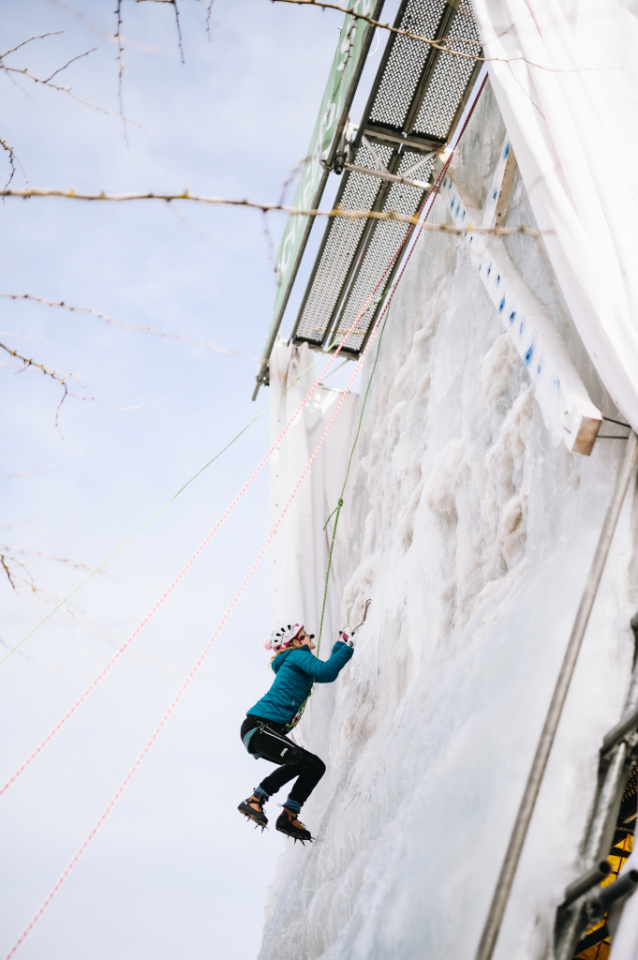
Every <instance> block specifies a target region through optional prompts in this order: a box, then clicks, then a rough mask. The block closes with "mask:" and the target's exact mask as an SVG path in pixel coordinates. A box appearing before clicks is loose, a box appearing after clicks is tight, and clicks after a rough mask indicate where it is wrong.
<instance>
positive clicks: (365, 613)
mask: <svg viewBox="0 0 638 960" xmlns="http://www.w3.org/2000/svg"><path fill="white" fill-rule="evenodd" d="M371 603H372V600H366V605H365V607H364V608H363V620H362V621H361V623H358V624H357V625H356V627H355V628H354V629H353V630H351V631H350V636H351V637H354V635H355V633H356V632H357V630H358V629H359V628H360V627H362V626H363V625H364V623H365V622H366V617H367V616H368V607H369V606H370V604H371ZM341 633H342V634H345V633H346V631H345V630H342V631H341ZM348 642H349V641H346V643H348ZM350 646H352V642H351V641H350Z"/></svg>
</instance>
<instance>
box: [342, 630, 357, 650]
mask: <svg viewBox="0 0 638 960" xmlns="http://www.w3.org/2000/svg"><path fill="white" fill-rule="evenodd" d="M353 638H354V630H353V631H352V636H350V637H349V636H348V634H347V633H346V631H345V630H341V631H340V632H339V639H340V640H341V642H342V643H347V644H348V646H349V647H354V639H353Z"/></svg>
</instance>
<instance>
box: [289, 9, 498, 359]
mask: <svg viewBox="0 0 638 960" xmlns="http://www.w3.org/2000/svg"><path fill="white" fill-rule="evenodd" d="M395 25H397V26H400V27H401V28H402V29H405V30H409V31H410V32H411V33H415V34H417V35H419V36H427V37H430V38H432V39H435V40H436V41H437V43H439V42H440V41H442V40H448V41H449V42H450V43H451V44H452V45H453V48H454V49H455V50H461V51H462V52H464V53H469V54H470V55H471V57H473V56H476V55H477V54H478V53H479V48H478V46H476V43H477V42H478V34H477V30H476V25H475V23H474V19H473V16H472V10H471V6H470V3H469V0H461V2H460V4H459V6H458V8H457V9H455V5H454V4H452V5H450V4H448V3H447V2H444V0H404V2H403V3H402V6H401V9H400V11H399V14H398V17H397V20H396V24H395ZM476 70H477V63H476V61H475V60H474V59H472V58H467V59H466V58H462V57H458V56H454V55H452V54H449V53H443V52H441V50H440V49H438V48H437V47H433V46H432V45H430V44H427V43H424V42H422V41H419V40H412V39H410V38H407V37H401V36H397V35H396V34H394V35H391V38H390V40H389V41H388V46H387V49H386V53H385V55H384V58H383V60H382V63H381V66H380V68H379V72H378V75H377V78H376V80H375V84H374V86H373V88H372V91H371V95H370V98H369V103H368V107H367V108H366V111H365V113H364V117H363V118H362V121H361V125H360V134H359V139H360V138H361V135H362V134H363V132H364V131H365V132H366V133H367V134H368V135H369V136H370V137H372V138H373V139H374V137H375V135H379V136H381V135H384V134H386V135H387V133H388V132H390V131H392V136H397V139H398V140H399V141H400V140H401V138H402V137H406V136H411V137H412V139H414V138H419V137H422V138H423V144H424V149H425V146H426V145H427V144H428V143H432V142H434V143H435V144H436V143H441V145H442V146H443V145H444V144H445V142H446V140H447V139H448V138H450V137H451V135H452V133H453V127H454V125H455V123H456V122H457V120H458V115H459V112H460V110H461V105H462V102H463V98H464V95H465V92H466V89H467V87H468V84H469V83H471V81H472V77H473V76H474V75H475V74H476ZM375 150H376V152H377V154H378V155H379V157H380V159H381V160H382V162H383V164H384V165H385V166H386V168H387V169H388V170H389V171H390V172H391V173H392V174H395V175H396V174H398V175H399V176H400V175H405V176H408V177H410V179H418V180H421V181H427V179H428V177H429V175H430V174H431V172H432V168H433V166H434V159H433V158H431V159H429V160H427V161H426V162H425V163H423V164H422V165H421V166H420V167H419V169H418V170H417V171H414V172H412V173H406V171H407V170H409V168H410V167H411V166H412V165H413V164H414V163H415V162H416V161H417V160H418V159H419V156H422V155H423V154H419V153H418V152H417V149H414V148H412V146H411V145H408V144H407V143H401V142H398V143H396V144H395V145H392V144H387V143H386V142H385V141H381V142H380V141H379V140H377V141H375ZM354 163H355V164H356V165H357V166H362V167H368V168H373V169H374V168H376V167H377V163H376V161H375V159H374V157H373V156H372V155H371V153H370V151H369V150H367V148H366V146H365V143H362V142H361V143H360V144H359V146H358V149H357V151H356V156H355V159H354ZM425 198H426V191H424V190H420V189H419V188H418V187H412V186H407V185H406V184H399V183H394V182H390V181H387V180H379V179H377V178H376V177H371V176H369V175H367V174H363V173H361V172H355V171H352V170H350V171H346V172H344V174H343V183H342V185H341V189H340V191H339V194H338V196H337V203H340V204H341V205H342V207H343V208H344V209H345V210H360V209H366V210H383V211H386V212H387V211H391V210H393V211H396V212H397V213H402V214H406V215H408V216H414V215H415V214H416V213H417V211H418V210H419V208H420V207H421V205H422V203H423V202H424V200H425ZM413 229H414V228H413V226H412V225H410V224H404V223H400V222H397V221H393V220H384V221H375V220H364V219H361V220H354V221H352V220H341V219H335V220H332V221H330V222H329V223H328V225H327V227H326V229H325V233H324V238H323V241H322V244H321V247H320V249H319V253H318V254H317V260H316V262H315V266H314V269H313V272H312V274H311V277H310V280H309V282H308V286H307V289H306V293H305V295H304V299H303V302H302V305H301V309H300V311H299V315H298V318H297V323H296V325H295V328H294V331H293V338H294V340H295V342H301V341H305V342H308V343H310V344H311V345H313V346H317V347H319V346H324V347H325V346H326V345H328V344H329V343H330V344H334V343H337V342H339V341H340V339H341V336H343V334H345V333H346V331H347V330H348V329H349V327H350V326H351V325H352V323H353V322H354V321H355V320H357V323H356V327H355V330H354V332H353V333H351V334H350V335H349V336H348V338H347V341H346V342H345V343H344V344H343V346H342V350H343V351H345V352H346V353H347V354H350V355H353V356H358V355H359V353H360V352H361V350H362V349H363V346H364V345H365V342H366V339H367V336H368V333H369V331H370V329H371V327H372V325H373V323H374V321H375V318H376V316H377V314H378V310H379V299H380V295H382V294H383V293H384V292H385V290H386V289H387V287H388V286H389V284H390V283H391V281H392V278H393V275H394V273H395V271H396V268H397V267H398V264H399V261H400V259H401V256H402V254H403V251H404V249H405V246H406V244H407V241H408V240H409V237H410V235H411V233H412V231H413ZM370 298H371V302H370V303H369V304H368V306H367V307H366V303H367V301H368V300H369V299H370ZM364 308H365V312H363V313H362V311H364ZM357 318H358V319H357Z"/></svg>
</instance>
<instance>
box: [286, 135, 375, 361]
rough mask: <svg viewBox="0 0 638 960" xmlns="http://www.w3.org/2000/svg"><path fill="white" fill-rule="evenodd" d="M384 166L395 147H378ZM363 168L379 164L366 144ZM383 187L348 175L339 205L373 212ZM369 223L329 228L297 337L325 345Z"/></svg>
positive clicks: (360, 155) (360, 157)
mask: <svg viewBox="0 0 638 960" xmlns="http://www.w3.org/2000/svg"><path fill="white" fill-rule="evenodd" d="M375 150H376V153H377V154H378V156H379V158H380V160H381V161H382V162H383V163H388V162H389V160H390V157H391V156H392V153H393V150H392V148H391V147H384V146H378V147H375ZM355 162H356V163H357V164H358V165H359V166H361V167H372V168H374V167H376V161H375V158H374V157H373V155H372V154H371V153H370V151H369V150H368V148H367V147H366V146H365V144H362V145H361V146H360V147H359V149H358V151H357V153H356V157H355ZM381 187H382V181H381V180H377V179H376V178H375V177H368V176H366V175H365V174H363V173H349V174H347V175H346V177H345V180H344V184H343V188H342V191H341V195H340V196H338V197H337V203H340V205H341V206H342V207H343V209H344V210H371V209H372V206H373V204H374V201H375V198H376V196H377V194H378V193H379V191H380V189H381ZM366 226H367V221H366V220H363V219H362V220H345V219H344V220H341V219H335V220H331V221H330V223H329V224H328V226H327V228H326V234H325V237H324V247H323V250H322V251H320V252H319V256H318V263H317V269H316V272H315V275H314V277H311V280H310V284H309V286H308V290H307V293H306V299H305V301H304V303H303V304H302V308H301V311H300V315H299V316H300V319H299V323H298V327H297V334H296V335H297V337H298V338H299V339H300V340H307V341H308V342H309V343H316V344H320V343H323V340H324V337H325V334H326V330H327V327H328V325H329V323H330V320H331V319H332V316H333V311H334V308H335V305H336V304H337V301H338V299H339V295H340V293H341V290H342V288H343V284H344V283H345V281H346V278H347V276H348V272H349V270H350V266H351V263H352V258H353V257H354V255H355V253H356V250H357V246H358V244H359V241H360V239H361V236H362V234H363V232H364V230H365V229H366Z"/></svg>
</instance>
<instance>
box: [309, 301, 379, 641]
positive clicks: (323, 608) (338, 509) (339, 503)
mask: <svg viewBox="0 0 638 960" xmlns="http://www.w3.org/2000/svg"><path fill="white" fill-rule="evenodd" d="M388 316H389V312H388V313H387V314H386V318H385V320H384V321H383V326H382V327H381V332H380V334H379V342H378V344H377V352H376V354H375V357H374V364H373V366H372V371H371V373H370V379H369V380H368V385H367V387H366V392H365V393H364V395H363V402H362V404H361V412H360V414H359V423H358V424H357V432H356V434H355V438H354V443H353V444H352V449H351V451H350V456H349V458H348V467H347V469H346V476H345V479H344V481H343V486H342V488H341V495H340V497H339V499H338V501H337V506H336V507H335V508H334V510H333V511H332V513H331V514H330V516H329V517H328V519H327V520H326V522H325V525H324V528H323V529H324V530H325V529H326V527H327V526H328V524H329V523H330V520H331V519H332V517H333V516H334V517H335V522H334V527H333V528H332V537H331V539H330V551H329V553H328V566H327V568H326V580H325V583H324V587H323V603H322V605H321V620H320V621H319V633H318V636H317V656H318V655H319V650H320V649H321V634H322V632H323V620H324V616H325V613H326V601H327V599H328V580H329V578H330V568H331V566H332V554H333V553H334V547H335V539H336V536H337V524H338V523H339V516H340V514H341V508H342V507H343V495H344V493H345V490H346V485H347V483H348V478H349V476H350V468H351V467H352V458H353V457H354V451H355V450H356V448H357V443H358V442H359V434H360V433H361V424H362V422H363V413H364V411H365V408H366V403H367V402H368V394H369V393H370V387H371V385H372V379H373V377H374V373H375V370H376V369H377V363H378V360H379V353H380V352H381V341H382V340H383V332H384V330H385V325H386V323H387V322H388ZM335 514H336V516H335Z"/></svg>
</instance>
